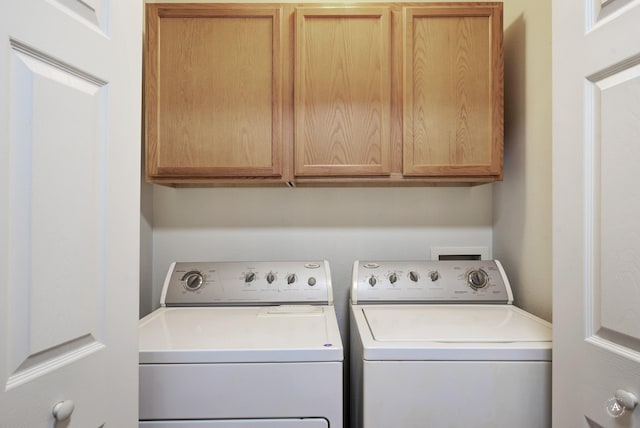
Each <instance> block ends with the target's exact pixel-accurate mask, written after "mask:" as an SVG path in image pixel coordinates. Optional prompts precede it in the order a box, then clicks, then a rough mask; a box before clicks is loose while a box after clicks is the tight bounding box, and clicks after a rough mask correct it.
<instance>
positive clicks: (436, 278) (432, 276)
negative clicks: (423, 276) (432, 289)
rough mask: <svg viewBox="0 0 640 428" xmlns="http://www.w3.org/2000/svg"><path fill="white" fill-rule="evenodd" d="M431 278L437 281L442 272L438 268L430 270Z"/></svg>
mask: <svg viewBox="0 0 640 428" xmlns="http://www.w3.org/2000/svg"><path fill="white" fill-rule="evenodd" d="M429 278H431V281H432V282H436V281H437V280H439V279H440V273H439V272H438V271H437V270H434V271H432V272H429Z"/></svg>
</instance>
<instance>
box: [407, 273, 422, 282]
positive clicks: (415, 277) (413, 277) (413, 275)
mask: <svg viewBox="0 0 640 428" xmlns="http://www.w3.org/2000/svg"><path fill="white" fill-rule="evenodd" d="M409 279H410V280H411V281H413V282H418V279H420V275H418V272H416V271H414V270H412V271H411V272H409Z"/></svg>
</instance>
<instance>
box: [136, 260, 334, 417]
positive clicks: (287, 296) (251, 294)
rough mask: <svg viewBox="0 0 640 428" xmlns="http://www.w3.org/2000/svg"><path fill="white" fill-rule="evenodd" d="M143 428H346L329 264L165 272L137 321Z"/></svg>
mask: <svg viewBox="0 0 640 428" xmlns="http://www.w3.org/2000/svg"><path fill="white" fill-rule="evenodd" d="M139 341H140V406H139V418H140V422H139V426H140V427H141V428H143V427H144V428H254V427H255V428H328V427H330V428H336V427H338V428H342V426H343V421H342V418H343V411H342V410H343V346H342V341H341V337H340V333H339V330H338V323H337V318H336V315H335V311H334V307H333V294H332V286H331V274H330V269H329V264H328V262H326V261H320V262H314V261H311V262H192V263H174V264H172V265H171V268H170V269H169V272H168V274H167V277H166V280H165V284H164V287H163V292H162V298H161V307H160V308H159V309H158V310H156V311H154V312H152V313H151V314H149V315H148V316H146V317H144V318H143V319H141V320H140V324H139Z"/></svg>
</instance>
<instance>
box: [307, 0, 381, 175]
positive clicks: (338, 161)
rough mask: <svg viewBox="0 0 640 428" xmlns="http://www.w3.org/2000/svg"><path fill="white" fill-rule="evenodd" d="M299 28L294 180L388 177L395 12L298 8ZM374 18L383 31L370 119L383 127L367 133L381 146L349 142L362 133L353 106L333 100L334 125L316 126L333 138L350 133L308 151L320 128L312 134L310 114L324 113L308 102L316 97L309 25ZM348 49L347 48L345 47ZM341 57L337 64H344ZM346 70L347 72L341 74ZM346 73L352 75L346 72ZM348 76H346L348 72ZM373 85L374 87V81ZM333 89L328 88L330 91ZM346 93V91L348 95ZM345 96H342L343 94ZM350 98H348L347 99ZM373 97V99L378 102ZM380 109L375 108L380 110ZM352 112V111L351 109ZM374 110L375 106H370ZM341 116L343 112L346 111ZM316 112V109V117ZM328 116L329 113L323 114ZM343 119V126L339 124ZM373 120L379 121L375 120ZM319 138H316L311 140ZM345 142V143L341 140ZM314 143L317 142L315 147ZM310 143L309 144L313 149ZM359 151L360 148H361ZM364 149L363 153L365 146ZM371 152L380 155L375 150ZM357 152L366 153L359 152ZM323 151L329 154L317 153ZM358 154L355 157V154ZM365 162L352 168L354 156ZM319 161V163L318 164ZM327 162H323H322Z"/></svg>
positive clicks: (323, 124) (371, 8) (366, 9)
mask: <svg viewBox="0 0 640 428" xmlns="http://www.w3.org/2000/svg"><path fill="white" fill-rule="evenodd" d="M295 15H296V27H295V59H294V63H295V65H294V152H295V175H296V176H298V177H314V176H315V177H335V176H349V177H361V176H388V175H389V174H390V173H391V64H390V62H391V9H390V8H389V7H387V6H384V7H357V8H356V7H338V6H336V7H317V6H316V7H298V8H296V10H295ZM332 18H333V19H341V18H344V19H360V20H362V19H372V20H377V22H378V26H379V30H380V31H379V33H378V34H377V36H378V40H377V43H378V46H379V50H380V51H379V57H378V59H377V61H378V62H379V65H378V67H379V71H378V72H379V77H378V80H379V82H378V85H379V93H378V94H375V97H378V99H377V100H376V99H374V102H373V103H372V104H374V105H375V108H373V111H372V112H370V113H371V114H370V116H377V117H378V118H379V124H377V125H376V124H372V125H371V126H370V127H369V128H368V130H370V131H372V135H373V137H377V138H378V140H379V141H378V142H377V143H375V142H374V143H372V142H371V141H370V140H365V139H360V141H354V140H353V139H349V135H353V134H354V133H358V132H361V131H362V128H358V126H357V125H355V126H352V125H353V124H351V123H349V119H352V118H353V117H355V116H357V114H355V113H356V112H354V108H353V105H350V106H349V105H348V102H347V101H343V102H341V101H340V100H335V99H333V98H331V97H330V96H329V97H328V99H329V101H331V102H333V103H335V105H333V106H331V107H333V108H335V109H336V110H338V111H337V112H335V114H334V115H332V120H331V122H332V123H329V120H327V121H326V122H324V123H323V122H321V121H320V120H318V121H316V123H314V125H320V127H323V126H329V129H330V132H328V133H329V134H331V133H333V134H337V133H341V134H348V135H343V136H342V137H336V139H335V140H333V141H323V142H322V145H323V147H316V148H315V149H318V150H314V148H313V147H310V144H308V141H307V140H308V137H309V136H310V135H313V134H314V132H315V133H316V134H317V133H318V130H317V128H318V126H316V127H315V128H316V129H315V130H314V129H311V130H310V128H312V124H311V121H313V119H309V118H310V117H311V116H312V114H314V113H316V119H317V117H318V116H320V115H321V113H318V112H317V110H319V109H321V108H322V107H323V106H322V105H320V104H322V103H320V102H319V100H313V99H311V100H310V99H309V98H312V97H313V96H314V95H315V96H317V94H310V91H309V90H308V88H307V87H306V85H305V83H307V80H308V77H309V76H308V73H309V70H308V68H309V64H308V62H307V60H308V59H309V55H310V53H309V49H308V43H309V40H308V38H307V32H306V30H307V26H308V25H309V20H310V19H319V20H323V19H332ZM344 48H345V50H348V49H349V46H344ZM345 58H346V54H345V57H344V58H339V60H344V59H345ZM343 71H344V70H343ZM347 71H348V70H347ZM345 74H346V73H345ZM343 77H344V78H345V79H349V78H353V76H349V75H346V76H343ZM370 83H372V84H375V82H370ZM340 85H341V84H340V82H338V83H336V85H335V90H336V92H340V91H341V90H344V89H345V87H346V84H342V86H340ZM331 89H332V88H327V91H331ZM345 92H348V91H345ZM341 95H344V94H343V93H341ZM347 96H349V95H347ZM375 97H374V98H375ZM350 101H351V100H350ZM376 104H377V105H376ZM348 107H350V108H348ZM367 107H371V106H367ZM342 109H343V111H340V110H342ZM313 110H316V112H314V111H313ZM325 116H326V112H325ZM337 116H343V117H342V119H336V120H335V121H333V119H335V117H337ZM341 120H342V123H341V122H340V121H341ZM373 120H375V118H374V119H373ZM313 136H314V137H316V141H317V135H313ZM341 139H342V141H341ZM312 144H313V142H312ZM312 144H311V145H312ZM358 146H360V147H358ZM365 146H367V147H366V150H364V147H365ZM371 147H374V148H377V150H375V149H374V150H373V151H372V150H371ZM359 148H363V150H362V151H364V152H367V153H364V154H363V153H360V152H359V151H358V149H359ZM319 151H324V152H325V153H318V152H319ZM354 153H355V154H354ZM358 156H360V157H362V158H366V159H365V162H360V163H350V158H354V157H358ZM327 158H331V161H330V162H326V161H327ZM315 159H319V162H318V163H316V161H315ZM322 160H324V161H325V162H322Z"/></svg>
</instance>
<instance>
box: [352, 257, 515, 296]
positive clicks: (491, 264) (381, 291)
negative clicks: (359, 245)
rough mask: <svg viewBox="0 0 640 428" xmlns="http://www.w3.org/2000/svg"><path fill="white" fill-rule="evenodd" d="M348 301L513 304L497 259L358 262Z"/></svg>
mask: <svg viewBox="0 0 640 428" xmlns="http://www.w3.org/2000/svg"><path fill="white" fill-rule="evenodd" d="M352 280H353V284H352V288H351V302H352V303H354V304H358V303H398V302H407V303H417V302H420V303H429V302H433V303H504V304H511V303H513V295H512V293H511V286H510V285H509V281H508V279H507V276H506V274H505V272H504V269H503V268H502V265H501V264H500V262H499V261H497V260H446V261H445V260H441V261H360V260H357V261H356V262H354V264H353V278H352Z"/></svg>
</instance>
